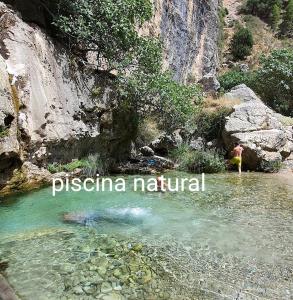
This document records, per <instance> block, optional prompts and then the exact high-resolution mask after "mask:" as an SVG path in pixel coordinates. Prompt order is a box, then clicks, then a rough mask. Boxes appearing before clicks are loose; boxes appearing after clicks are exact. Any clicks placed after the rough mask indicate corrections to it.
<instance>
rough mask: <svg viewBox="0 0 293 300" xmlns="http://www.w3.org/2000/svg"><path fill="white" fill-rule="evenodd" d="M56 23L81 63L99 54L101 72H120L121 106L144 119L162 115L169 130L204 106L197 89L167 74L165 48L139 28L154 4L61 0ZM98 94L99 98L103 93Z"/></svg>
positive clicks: (144, 0)
mask: <svg viewBox="0 0 293 300" xmlns="http://www.w3.org/2000/svg"><path fill="white" fill-rule="evenodd" d="M61 3H62V7H63V8H62V10H61V12H60V13H59V14H57V16H56V19H55V21H54V24H55V26H56V27H57V28H58V30H59V32H60V33H61V35H62V36H63V37H64V38H65V39H67V45H68V46H69V47H70V48H71V49H72V51H74V53H75V54H76V55H78V56H79V57H80V59H81V60H83V61H86V54H87V53H88V52H89V51H91V54H92V55H93V54H94V55H96V58H97V62H98V65H97V68H98V69H102V70H103V72H105V71H106V72H108V74H109V72H111V71H115V74H116V75H115V76H113V75H112V76H111V78H114V79H113V88H114V90H115V91H116V98H117V103H118V105H119V106H120V107H122V108H123V107H124V108H126V109H128V110H129V111H132V112H133V113H136V114H137V115H138V117H145V116H146V115H153V116H154V115H156V116H157V117H159V123H160V125H161V126H162V127H164V128H165V129H166V130H171V129H172V128H174V127H176V126H178V125H180V124H183V123H184V122H185V121H186V119H187V118H189V117H190V115H192V114H193V112H194V110H195V108H194V107H195V105H197V104H199V103H200V102H201V91H200V90H199V88H198V87H197V86H195V85H194V86H186V85H182V84H179V83H176V82H175V81H174V80H173V79H172V75H170V74H168V73H163V72H162V71H161V70H162V45H161V42H160V41H159V40H157V39H155V38H152V37H144V36H141V35H139V34H138V32H137V28H138V27H139V26H141V25H142V24H143V23H144V22H145V21H148V20H149V19H150V18H151V16H152V2H151V1H150V0H96V1H93V0H75V1H69V0H61ZM95 91H96V89H94V90H93V96H96V95H98V93H95Z"/></svg>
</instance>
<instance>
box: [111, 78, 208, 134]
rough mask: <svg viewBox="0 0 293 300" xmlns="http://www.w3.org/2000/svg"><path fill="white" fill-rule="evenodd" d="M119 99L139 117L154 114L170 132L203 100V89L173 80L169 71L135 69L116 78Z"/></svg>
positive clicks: (195, 110)
mask: <svg viewBox="0 0 293 300" xmlns="http://www.w3.org/2000/svg"><path fill="white" fill-rule="evenodd" d="M117 97H118V99H119V103H120V104H122V105H124V106H129V107H130V108H135V111H136V112H137V114H138V115H139V116H140V117H146V116H152V117H154V116H155V117H156V118H157V122H158V125H159V127H160V128H162V129H165V130H167V131H169V132H171V131H173V130H174V129H176V128H178V127H179V126H183V125H184V124H185V122H186V121H187V120H188V119H189V118H190V117H191V116H192V115H194V114H195V113H196V112H197V111H198V109H199V107H200V104H201V103H202V100H203V98H202V91H201V89H200V88H199V87H198V86H197V85H189V86H188V85H183V84H180V83H178V82H175V81H174V80H173V79H172V78H171V75H170V74H168V73H156V74H144V73H140V74H139V73H135V74H132V75H131V76H130V77H127V78H120V79H119V88H118V95H117Z"/></svg>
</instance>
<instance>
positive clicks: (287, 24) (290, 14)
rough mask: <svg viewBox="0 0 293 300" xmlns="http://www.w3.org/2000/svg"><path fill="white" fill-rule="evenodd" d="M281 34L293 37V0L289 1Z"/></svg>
mask: <svg viewBox="0 0 293 300" xmlns="http://www.w3.org/2000/svg"><path fill="white" fill-rule="evenodd" d="M281 32H282V34H283V35H286V36H288V37H293V0H289V2H288V5H287V7H286V12H285V14H284V17H283V22H282V24H281Z"/></svg>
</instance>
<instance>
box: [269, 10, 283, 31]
mask: <svg viewBox="0 0 293 300" xmlns="http://www.w3.org/2000/svg"><path fill="white" fill-rule="evenodd" d="M280 19H281V8H280V6H278V5H277V4H274V5H273V8H272V13H271V26H272V28H273V30H278V27H279V23H280Z"/></svg>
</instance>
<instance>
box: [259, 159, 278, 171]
mask: <svg viewBox="0 0 293 300" xmlns="http://www.w3.org/2000/svg"><path fill="white" fill-rule="evenodd" d="M281 168H282V162H281V160H273V161H262V162H261V164H260V170H261V171H263V172H266V173H278V172H279V171H280V169H281Z"/></svg>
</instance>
